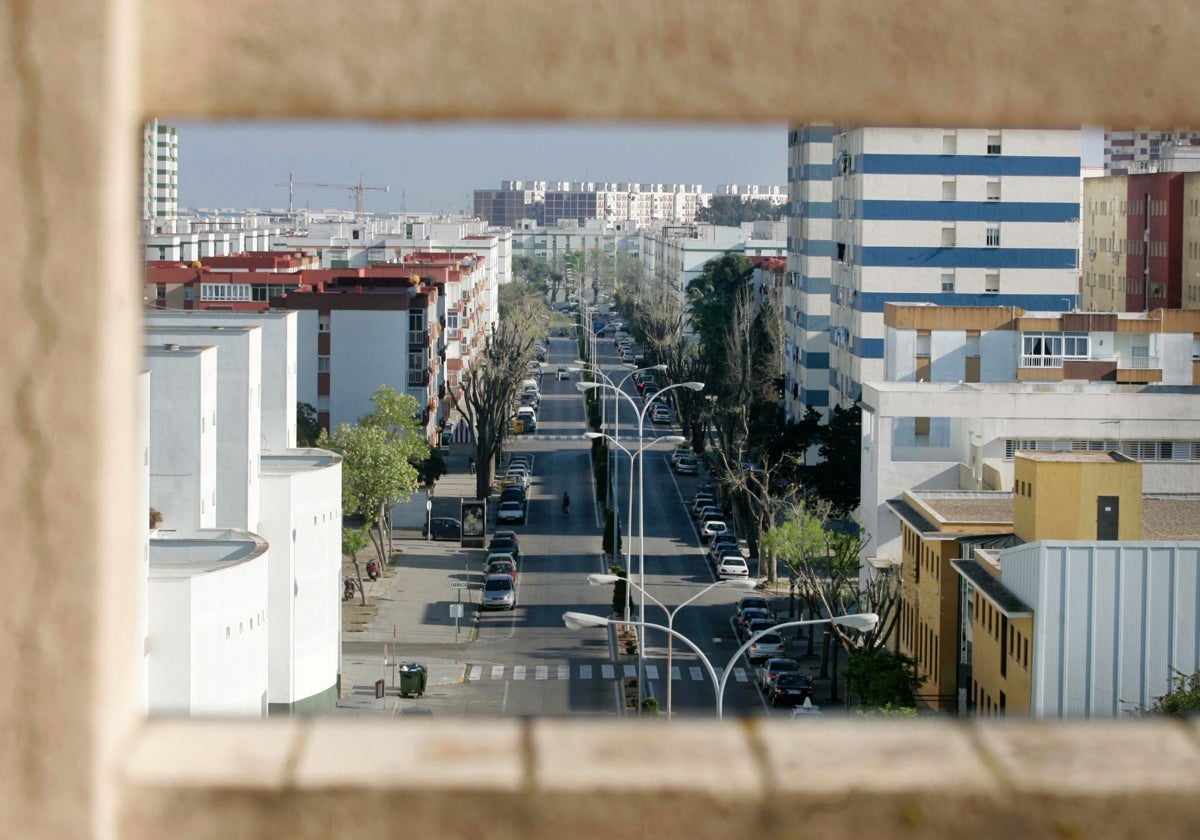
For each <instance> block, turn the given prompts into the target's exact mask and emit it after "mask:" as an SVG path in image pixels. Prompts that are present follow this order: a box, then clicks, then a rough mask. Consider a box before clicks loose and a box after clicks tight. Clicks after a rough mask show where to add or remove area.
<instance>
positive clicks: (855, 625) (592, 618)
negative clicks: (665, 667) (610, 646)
mask: <svg viewBox="0 0 1200 840" xmlns="http://www.w3.org/2000/svg"><path fill="white" fill-rule="evenodd" d="M878 623H879V616H878V615H876V614H875V613H854V614H852V615H838V616H834V617H833V618H814V619H809V620H807V621H785V622H784V623H783V624H776V625H775V626H774V627H768V628H767V629H766V630H760V631H759V632H757V633H755V634H754V635H753V636H751V637H750V638H749V639H747V640H746V641H745V643H744V644H743V645H742V646H741V647H739V648H738V649H737V650H736V651H734V654H733V656H731V657H729V663H728V664H727V665H726V666H725V670H724V671H723V672H722V674H721V677H720V679H718V678H717V672H716V670H715V669H714V668H713V666H712V662H711V661H710V660H709V658H708V657H707V656H705V655H704V651H702V650H700V648H699V647H698V646H697V645H696V643H695V642H693V641H692V640H691V639H689V638H688V637H687V636H685V635H683V634H682V633H680V632H679V631H678V630H676V629H675V628H674V627H666V626H664V625H662V624H651V623H650V622H648V621H622V620H619V619H611V618H604V617H603V616H599V615H592V614H590V613H580V612H565V613H563V624H564V625H566V627H567V628H568V629H569V630H582V629H584V628H586V627H607V626H608V625H610V624H628V625H630V626H631V627H640V628H643V629H644V628H647V627H649V628H650V629H651V630H661V631H663V632H664V633H667V634H668V635H670V636H673V637H676V638H678V639H679V640H680V641H682V642H683V643H684V644H686V645H687V646H688V647H690V648H691V649H692V651H693V652H694V653H695V654H696V655H697V656H699V657H700V661H701V662H703V663H704V667H705V669H707V671H708V674H709V676H710V677H712V679H713V692H714V694H715V696H716V701H717V719H718V720H720V719H722V718H723V717H724V710H725V685H726V682H727V681H728V680H729V674H730V672H731V671H732V670H733V667H734V666H735V665H736V664H737V661H738V658H739V657H740V656H741V655H742V654H743V653H745V652H746V651H747V650H749V649H750V645H752V644H754V643H755V642H757V641H758V640H759V638H761V637H762V636H765V635H766V634H767V633H777V632H778V631H780V630H786V629H788V628H789V627H806V626H809V625H813V624H837V625H840V626H842V627H849V628H850V629H851V630H859V631H861V632H866V631H868V630H871V629H873V628H874V627H875V625H877V624H878ZM670 678H671V674H670V673H668V674H667V679H668V680H670ZM638 689H639V691H640V689H641V683H640V682H639V683H638Z"/></svg>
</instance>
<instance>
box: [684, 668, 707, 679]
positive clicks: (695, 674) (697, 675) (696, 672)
mask: <svg viewBox="0 0 1200 840" xmlns="http://www.w3.org/2000/svg"><path fill="white" fill-rule="evenodd" d="M688 673H689V674H691V677H692V679H693V680H702V679H704V672H703V671H701V670H700V666H699V665H693V666H692V667H690V668H688Z"/></svg>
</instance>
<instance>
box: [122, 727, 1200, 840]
mask: <svg viewBox="0 0 1200 840" xmlns="http://www.w3.org/2000/svg"><path fill="white" fill-rule="evenodd" d="M1198 736H1200V729H1198V728H1197V727H1195V726H1193V727H1188V726H1186V725H1184V724H1181V723H1177V722H1173V721H1165V722H1164V721H1153V722H1118V723H1107V724H1105V723H1086V724H1084V723H1080V724H1058V725H1045V724H1037V723H1029V722H1015V721H999V722H976V723H971V724H965V723H957V722H953V721H916V722H911V723H903V724H897V723H895V722H892V723H882V722H875V721H860V720H851V721H836V720H833V721H803V722H801V721H796V722H792V721H770V722H758V721H727V722H725V723H717V722H712V721H700V720H683V721H679V720H677V721H673V722H671V723H669V724H668V723H666V722H664V721H656V722H639V721H622V722H615V721H614V722H608V721H567V720H535V721H522V720H512V719H470V720H458V719H455V720H436V721H429V720H422V721H404V720H401V721H388V722H377V721H346V720H337V721H334V720H318V721H309V722H303V721H284V722H275V721H272V722H267V723H254V722H245V723H218V722H203V721H199V722H197V721H193V722H153V723H150V724H147V725H145V726H144V727H142V728H141V730H140V732H139V733H138V734H137V737H136V739H135V741H134V743H133V744H132V746H131V748H130V749H129V750H128V751H127V753H126V755H127V758H126V763H125V766H124V769H123V771H122V772H121V773H120V774H119V780H120V785H119V788H120V796H121V821H120V836H121V837H122V838H127V840H139V839H140V838H146V840H150V838H159V837H167V836H169V837H172V838H173V840H208V839H209V838H213V840H215V839H216V838H230V837H261V838H275V837H278V838H287V840H305V838H318V837H320V838H326V837H335V836H346V837H354V838H356V840H374V839H375V838H393V837H397V836H407V837H425V838H437V839H438V840H440V838H458V837H464V838H479V837H488V838H525V840H530V838H532V840H539V838H545V840H560V838H572V840H575V839H576V838H578V839H579V840H587V838H611V837H654V838H662V840H670V838H688V839H689V840H696V838H704V837H733V836H772V837H773V836H779V837H784V836H796V837H800V836H803V837H878V838H890V837H894V836H901V835H902V836H904V837H906V838H934V837H964V836H971V837H973V838H975V840H986V838H993V837H994V838H1006V840H1008V839H1009V838H1011V837H1013V836H1014V835H1017V836H1025V837H1047V836H1049V837H1065V838H1073V837H1080V838H1083V837H1088V838H1108V837H1111V838H1125V837H1135V836H1143V837H1156V838H1168V837H1190V836H1195V830H1196V826H1200V737H1198Z"/></svg>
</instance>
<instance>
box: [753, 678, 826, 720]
mask: <svg viewBox="0 0 1200 840" xmlns="http://www.w3.org/2000/svg"><path fill="white" fill-rule="evenodd" d="M766 693H767V700H768V701H770V703H771V705H772V706H792V707H793V710H792V711H793V714H792V717H798V715H796V714H795V710H796V709H797V708H799V706H800V704H802V703H803V702H804V701H805V700H809V701H811V700H812V696H813V683H812V677H808V676H805V675H804V674H792V673H787V674H780V675H779V678H778V679H776V680H775V682H774V683H772V685H771V687H770V688H769V689H767V690H766ZM811 712H812V713H815V714H817V715H820V714H821V712H820V710H818V709H811Z"/></svg>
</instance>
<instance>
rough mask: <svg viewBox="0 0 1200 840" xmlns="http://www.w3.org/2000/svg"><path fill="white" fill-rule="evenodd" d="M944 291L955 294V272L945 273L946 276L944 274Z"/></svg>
mask: <svg viewBox="0 0 1200 840" xmlns="http://www.w3.org/2000/svg"><path fill="white" fill-rule="evenodd" d="M942 291H943V292H953V291H954V272H953V271H949V272H945V273H944V274H942Z"/></svg>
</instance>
